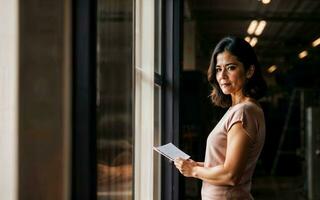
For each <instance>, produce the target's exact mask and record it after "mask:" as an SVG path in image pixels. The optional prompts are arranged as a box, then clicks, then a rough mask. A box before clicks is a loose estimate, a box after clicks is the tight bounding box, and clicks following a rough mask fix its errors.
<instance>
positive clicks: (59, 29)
mask: <svg viewBox="0 0 320 200" xmlns="http://www.w3.org/2000/svg"><path fill="white" fill-rule="evenodd" d="M68 2H69V1H68V0H58V1H51V0H27V1H26V0H24V1H20V2H19V3H20V5H19V20H20V23H19V29H20V30H19V39H20V41H19V112H18V113H19V169H18V170H19V183H18V184H19V199H22V200H23V199H46V200H57V199H69V198H68V187H69V186H68V185H69V179H68V176H69V173H68V172H69V160H70V159H69V151H70V144H69V143H68V141H69V137H70V128H69V125H68V124H70V109H69V108H70V98H71V97H70V81H71V79H70V69H71V67H70V52H71V51H70V38H69V37H70V28H69V27H70V26H66V24H68V23H69V20H70V16H69V15H70V14H71V12H70V10H69V9H68V5H69V4H68Z"/></svg>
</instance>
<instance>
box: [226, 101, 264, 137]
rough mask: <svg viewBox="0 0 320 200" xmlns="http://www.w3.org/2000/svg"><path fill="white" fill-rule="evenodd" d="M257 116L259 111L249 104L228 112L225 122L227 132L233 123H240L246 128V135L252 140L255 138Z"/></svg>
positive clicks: (257, 128)
mask: <svg viewBox="0 0 320 200" xmlns="http://www.w3.org/2000/svg"><path fill="white" fill-rule="evenodd" d="M259 118H260V117H259V113H258V112H257V110H256V109H254V108H252V107H251V106H246V105H244V106H241V107H239V108H238V109H235V110H233V111H232V112H231V113H230V115H229V118H228V120H227V123H226V129H227V132H229V130H230V129H231V128H232V126H233V125H234V124H236V123H242V126H243V128H244V129H245V130H246V132H247V134H248V136H249V137H250V138H251V139H252V140H255V138H256V136H257V134H258V130H259V127H258V120H259Z"/></svg>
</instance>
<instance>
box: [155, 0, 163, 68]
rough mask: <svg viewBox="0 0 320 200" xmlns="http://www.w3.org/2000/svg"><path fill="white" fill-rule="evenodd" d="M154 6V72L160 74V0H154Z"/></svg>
mask: <svg viewBox="0 0 320 200" xmlns="http://www.w3.org/2000/svg"><path fill="white" fill-rule="evenodd" d="M155 4H156V8H155V11H156V13H155V45H154V46H155V52H154V58H155V65H154V67H155V69H154V72H155V73H158V74H161V73H162V72H161V64H162V63H161V32H162V29H161V23H162V22H161V19H162V17H161V9H162V7H161V4H162V1H155Z"/></svg>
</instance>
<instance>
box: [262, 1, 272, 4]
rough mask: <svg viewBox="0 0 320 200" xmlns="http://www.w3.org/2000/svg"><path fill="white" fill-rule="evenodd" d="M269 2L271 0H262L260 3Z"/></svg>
mask: <svg viewBox="0 0 320 200" xmlns="http://www.w3.org/2000/svg"><path fill="white" fill-rule="evenodd" d="M270 2H271V0H262V3H263V4H268V3H270Z"/></svg>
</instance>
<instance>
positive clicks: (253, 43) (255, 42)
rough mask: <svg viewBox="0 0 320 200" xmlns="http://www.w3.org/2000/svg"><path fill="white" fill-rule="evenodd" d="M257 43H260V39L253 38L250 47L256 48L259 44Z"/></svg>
mask: <svg viewBox="0 0 320 200" xmlns="http://www.w3.org/2000/svg"><path fill="white" fill-rule="evenodd" d="M257 42H258V38H256V37H253V38H252V39H251V41H250V45H251V46H252V47H254V46H255V45H256V44H257Z"/></svg>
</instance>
